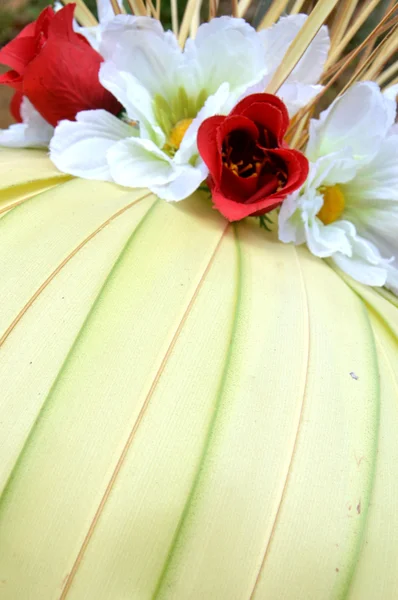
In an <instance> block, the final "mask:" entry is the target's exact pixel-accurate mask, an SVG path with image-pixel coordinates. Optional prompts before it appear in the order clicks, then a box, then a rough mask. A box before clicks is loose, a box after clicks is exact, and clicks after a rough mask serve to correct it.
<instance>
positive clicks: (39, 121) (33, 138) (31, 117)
mask: <svg viewBox="0 0 398 600" xmlns="http://www.w3.org/2000/svg"><path fill="white" fill-rule="evenodd" d="M20 111H21V118H22V123H15V124H14V125H10V127H9V128H8V129H0V146H7V147H8V148H43V147H44V148H47V146H48V144H49V142H50V140H51V138H52V136H53V134H54V127H52V125H50V124H49V123H47V121H45V120H44V119H43V117H42V116H41V115H40V113H38V112H37V110H36V109H35V108H34V107H33V105H32V104H31V103H30V102H29V100H28V99H27V98H26V97H24V98H23V99H22V103H21V109H20Z"/></svg>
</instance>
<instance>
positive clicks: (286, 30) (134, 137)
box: [50, 15, 329, 200]
mask: <svg viewBox="0 0 398 600" xmlns="http://www.w3.org/2000/svg"><path fill="white" fill-rule="evenodd" d="M298 17H299V18H297V17H290V18H286V19H283V20H281V23H279V24H277V25H275V26H274V27H273V28H271V29H270V30H269V31H268V32H261V33H260V34H259V33H257V32H256V31H255V30H254V29H253V28H252V27H251V26H250V25H249V24H248V23H246V22H245V21H244V20H243V19H234V18H231V17H220V18H217V19H213V20H212V21H210V22H209V23H205V24H203V25H201V26H200V27H199V29H198V31H197V35H196V38H195V39H194V40H193V39H189V40H188V41H187V43H186V45H185V48H184V50H181V49H180V48H179V46H178V43H177V40H176V38H175V36H174V35H173V34H172V33H171V32H167V33H165V32H164V31H163V29H162V27H161V25H160V23H159V22H158V21H155V20H153V19H150V18H148V17H131V16H126V15H119V16H118V17H117V18H115V19H113V20H112V21H110V22H109V23H108V24H107V25H106V26H105V28H104V29H103V31H102V40H101V45H100V53H101V54H102V56H104V58H105V62H104V64H103V65H102V67H101V70H100V81H101V83H102V85H103V86H104V87H105V88H107V89H108V90H109V91H110V92H112V93H113V94H114V95H115V96H116V98H117V99H118V100H119V101H120V103H121V104H122V105H123V106H124V108H125V114H124V120H125V122H126V124H127V127H129V129H128V128H127V127H124V128H123V135H121V127H120V122H119V121H118V119H116V118H115V117H111V116H110V115H106V114H104V111H88V112H90V115H89V114H88V112H86V113H85V114H84V116H79V115H78V118H77V120H76V122H73V123H72V122H62V123H60V124H59V125H58V127H57V128H56V132H55V137H54V139H53V142H52V144H51V148H50V150H51V154H50V156H51V158H52V160H53V161H54V163H55V164H56V166H57V167H58V168H59V169H60V170H61V171H64V172H67V173H71V174H73V175H81V176H82V177H94V173H95V178H99V177H100V178H101V179H105V180H113V181H115V182H116V183H119V184H121V185H125V186H130V187H148V188H149V189H150V190H152V191H153V192H154V193H156V194H157V195H159V196H160V197H162V198H164V199H166V200H181V199H183V198H186V197H187V196H189V195H190V194H191V193H192V192H193V191H194V190H195V189H197V187H198V186H199V184H200V183H201V182H202V181H203V180H204V179H205V178H206V176H207V168H206V166H205V165H204V163H203V161H202V159H201V158H200V156H199V154H198V149H197V144H196V135H197V131H198V128H199V126H200V124H201V123H202V122H203V121H204V119H206V118H207V117H210V116H212V115H215V114H227V113H228V112H229V111H230V110H231V109H232V107H233V106H234V105H235V104H236V102H237V101H238V100H239V99H240V98H241V97H242V96H244V95H247V94H248V93H252V91H253V88H254V86H256V85H257V84H260V85H261V91H263V90H264V82H265V81H266V78H270V77H272V74H273V73H274V72H275V69H276V68H277V66H278V65H279V63H280V62H281V60H282V58H283V55H284V53H285V52H286V50H287V48H288V46H289V44H290V42H291V40H292V39H293V38H294V36H295V35H296V34H297V32H298V29H299V28H300V27H301V26H302V24H303V23H304V21H305V17H303V16H302V15H299V16H298ZM275 36H276V38H277V39H278V40H279V45H278V46H277V48H276V50H277V55H276V56H277V58H276V59H275V58H274V55H273V49H272V46H275V45H276V42H275V41H274V38H275ZM328 47H329V38H328V35H327V31H326V28H323V29H322V30H321V32H320V33H319V34H318V36H317V38H316V39H315V40H314V42H313V44H312V46H311V47H310V49H309V50H308V53H309V54H306V55H305V56H304V57H303V59H302V61H304V62H302V61H301V62H300V63H299V64H298V66H297V67H296V69H295V71H294V72H293V74H292V75H291V77H290V79H289V80H288V82H287V83H286V88H285V96H286V98H285V99H286V101H287V103H288V105H289V98H290V99H291V101H290V104H291V108H292V112H293V111H294V110H297V108H300V107H301V106H303V105H304V104H305V103H306V102H308V100H309V99H311V98H312V97H313V95H314V94H316V93H317V92H318V91H319V89H318V86H315V85H314V84H315V80H316V79H317V78H318V77H319V74H320V72H321V71H322V67H323V64H324V61H325V59H326V55H327V51H328ZM308 57H309V58H308ZM308 61H310V62H311V64H312V66H311V69H310V71H311V72H310V73H309V72H308V69H307V68H304V69H303V68H302V65H303V64H304V66H305V64H306V63H307V62H308ZM301 79H303V81H301ZM289 86H290V88H289ZM289 94H290V96H289ZM94 122H96V123H97V125H96V126H95V130H96V133H95V136H93V124H94ZM100 130H101V131H102V132H103V135H102V140H101V143H100V144H99V141H100V139H99V135H100V134H99V131H100ZM118 136H119V137H118ZM90 140H91V144H92V146H91V148H92V149H91V151H88V148H89V141H90ZM71 143H72V144H73V148H71V146H70V144H71ZM98 144H99V145H100V147H101V148H103V149H104V151H103V154H102V155H101V156H98V152H99V150H98V148H99V145H98ZM93 153H95V154H96V155H97V158H96V167H95V169H94V172H93V170H92V168H91V167H92V154H93ZM100 164H101V165H102V169H100V168H99V165H100Z"/></svg>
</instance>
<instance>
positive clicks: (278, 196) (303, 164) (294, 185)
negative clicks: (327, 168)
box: [249, 148, 309, 214]
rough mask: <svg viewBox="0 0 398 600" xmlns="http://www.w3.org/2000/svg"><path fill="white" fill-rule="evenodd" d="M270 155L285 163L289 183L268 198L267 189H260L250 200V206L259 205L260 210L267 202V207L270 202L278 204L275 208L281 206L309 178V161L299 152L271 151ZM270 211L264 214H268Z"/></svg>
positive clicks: (286, 150) (288, 150) (287, 150)
mask: <svg viewBox="0 0 398 600" xmlns="http://www.w3.org/2000/svg"><path fill="white" fill-rule="evenodd" d="M269 154H275V155H276V156H278V157H279V158H282V160H283V161H284V163H285V165H286V170H287V182H286V185H285V186H284V187H283V188H282V189H281V190H279V191H278V192H275V193H274V194H271V195H268V196H267V193H266V192H267V189H266V187H264V186H263V187H262V188H260V189H259V190H258V192H256V193H255V194H254V196H252V197H251V198H250V200H249V202H250V204H253V203H259V208H262V206H261V207H260V204H261V205H262V203H263V202H266V204H265V206H267V202H268V201H270V202H271V203H272V202H276V204H275V206H277V205H278V204H281V202H282V201H283V200H284V199H285V198H286V196H287V195H288V194H291V193H292V192H294V191H295V190H297V189H298V188H300V187H301V186H302V185H303V183H304V181H305V180H306V179H307V176H308V169H309V165H308V160H307V159H306V158H305V156H304V154H301V152H299V151H298V150H290V149H285V148H283V149H279V150H269ZM268 210H270V209H268ZM268 210H266V211H264V212H268ZM264 212H256V213H255V214H264Z"/></svg>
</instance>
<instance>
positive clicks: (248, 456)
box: [0, 151, 398, 600]
mask: <svg viewBox="0 0 398 600" xmlns="http://www.w3.org/2000/svg"><path fill="white" fill-rule="evenodd" d="M1 156H2V157H3V159H4V160H3V162H2V163H1V167H0V169H1V170H6V169H7V168H8V167H7V165H10V164H13V165H16V164H17V163H18V165H19V166H18V169H20V170H19V176H17V175H15V179H14V184H15V185H16V186H17V188H18V189H20V190H21V191H20V194H21V197H18V196H15V200H16V201H18V199H20V200H21V202H20V204H18V206H16V207H15V208H12V209H11V210H9V211H8V212H7V213H6V214H5V215H4V216H3V218H2V219H1V221H0V245H1V252H0V273H1V281H2V290H3V294H2V299H1V310H0V353H1V361H0V389H1V395H0V415H1V418H0V440H1V445H0V490H1V496H0V549H1V551H0V597H1V599H2V600H3V599H4V600H15V599H23V598H29V600H47V598H48V599H52V598H59V599H61V598H63V599H64V598H68V600H83V599H86V598H95V599H96V600H109V599H112V600H113V599H115V600H119V599H121V598H134V599H135V598H137V599H139V600H141V599H142V600H145V599H148V600H149V599H152V598H157V599H160V598H167V599H170V600H171V599H173V600H174V599H181V600H185V599H186V598H192V599H197V600H203V599H207V598H209V599H210V598H211V599H213V598H214V599H216V600H224V599H225V600H234V599H236V600H242V599H244V598H256V599H263V598H264V599H266V600H268V599H279V598H285V599H287V600H290V599H291V600H301V599H302V600H312V599H313V600H320V599H323V598H327V599H330V598H336V599H337V598H342V597H350V598H353V599H355V600H357V599H358V600H368V599H369V600H373V599H374V598H375V597H380V598H383V599H384V598H386V599H388V598H393V597H394V590H396V588H397V584H398V581H397V579H398V575H397V573H398V569H397V568H396V564H395V563H394V561H393V560H392V559H390V560H389V559H388V557H387V558H386V556H387V552H388V554H389V556H390V557H391V555H395V556H397V554H398V552H397V550H398V549H397V548H396V540H397V539H398V536H397V535H396V533H397V532H396V530H397V526H398V525H397V517H396V516H394V515H395V512H396V511H395V512H394V499H395V498H396V491H395V487H396V485H397V484H396V481H397V477H396V469H397V467H396V465H397V452H398V448H397V444H396V441H395V440H396V437H397V436H396V435H395V431H396V421H397V414H396V411H397V399H398V398H397V396H398V391H397V381H396V376H395V373H396V372H397V361H398V341H397V340H398V331H397V330H396V329H394V327H395V324H396V321H397V315H398V310H397V308H396V306H394V305H393V304H392V303H391V302H388V301H387V300H386V299H385V298H382V297H381V296H379V295H378V294H377V293H375V292H372V290H370V292H372V302H374V303H375V305H374V306H375V307H372V306H371V302H370V301H369V299H365V301H364V299H363V297H362V296H361V295H360V294H359V292H358V290H355V291H354V290H353V289H351V288H350V287H349V286H348V285H347V283H346V282H345V281H343V280H342V279H341V278H340V277H339V275H338V274H337V273H335V272H334V271H333V270H332V269H331V268H330V267H329V266H328V265H326V264H325V263H323V262H322V261H320V260H318V259H315V258H314V257H312V256H311V255H310V254H309V253H308V252H307V251H306V250H305V249H302V248H299V249H296V248H294V247H292V246H287V245H283V244H281V243H279V242H278V241H277V239H276V238H275V236H274V235H273V234H269V233H266V232H264V231H263V230H261V229H260V228H259V227H258V225H257V224H256V223H254V222H250V220H247V222H243V223H239V224H237V225H234V226H232V225H228V224H227V223H226V222H225V221H224V219H223V218H222V217H221V216H220V215H219V214H218V213H217V212H215V211H213V210H212V209H211V207H210V205H209V202H208V200H207V199H206V197H205V196H203V195H201V194H197V195H195V196H194V197H192V198H191V199H189V200H187V201H184V202H181V203H170V204H168V203H166V202H164V201H161V200H158V199H156V198H155V197H154V196H153V195H152V194H150V193H149V192H148V191H146V190H131V189H126V188H121V187H118V186H115V185H112V184H106V183H101V182H93V181H82V180H78V179H73V180H65V179H63V178H62V176H61V178H60V179H55V178H56V177H59V175H58V174H57V173H58V172H57V171H55V170H54V169H53V167H51V165H50V163H49V162H48V160H47V159H44V160H43V157H42V156H41V157H39V155H38V154H36V153H34V152H33V153H32V155H30V154H29V152H27V153H25V152H23V153H20V151H7V152H3V153H1ZM30 156H31V157H32V160H34V161H36V162H35V169H34V171H35V174H36V179H35V181H36V182H39V181H42V182H43V189H42V191H41V190H40V186H39V185H38V187H37V188H36V189H35V190H32V189H31V192H32V194H31V195H30V197H29V198H25V197H24V196H23V193H24V185H25V183H27V180H26V178H24V168H26V173H28V175H26V177H27V179H28V180H29V181H30V180H31V177H32V173H33V170H30V169H31V166H30ZM18 157H19V158H18ZM49 184H50V185H52V186H53V187H51V188H50V189H49V188H48V185H49ZM7 189H8V188H5V190H7ZM1 193H3V192H0V198H1ZM4 193H6V192H4ZM365 292H367V290H365ZM376 305H377V306H376ZM379 373H380V378H379ZM383 506H384V507H386V508H385V510H386V511H387V515H388V519H384V518H383V514H384V513H383V512H382V508H383ZM390 527H391V528H392V529H389V528H390ZM383 548H385V550H383V552H384V554H383V553H382V549H383ZM383 556H384V559H383ZM394 560H395V559H394ZM374 561H377V565H378V567H377V573H378V576H379V579H378V580H376V581H371V578H372V569H371V567H370V565H372V564H373V562H374ZM379 592H380V593H379Z"/></svg>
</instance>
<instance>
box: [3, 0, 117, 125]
mask: <svg viewBox="0 0 398 600" xmlns="http://www.w3.org/2000/svg"><path fill="white" fill-rule="evenodd" d="M74 9H75V5H74V4H68V5H67V6H65V7H64V8H63V9H62V10H60V11H59V12H57V13H54V11H53V9H52V8H51V7H48V8H45V9H44V10H43V11H42V13H41V14H40V16H39V17H38V19H37V21H35V22H34V23H30V25H27V27H25V29H23V30H22V31H21V33H20V34H19V35H18V36H17V37H16V38H15V39H14V40H12V41H11V42H10V43H9V44H7V45H6V46H5V47H4V48H2V49H1V50H0V63H4V64H6V65H8V66H9V67H11V69H13V70H12V71H8V72H7V73H5V74H4V75H1V76H0V84H5V85H9V86H10V87H12V88H14V89H15V90H17V91H18V92H21V94H22V95H24V96H27V98H28V99H29V100H30V101H31V103H32V104H33V106H34V107H35V108H36V110H37V111H38V112H39V113H40V114H41V115H42V117H43V118H44V119H46V121H48V122H49V123H50V124H51V125H54V126H55V125H56V124H57V123H58V121H60V120H61V119H69V120H74V119H75V117H76V114H77V113H78V112H80V111H81V110H90V109H95V108H104V109H105V110H107V111H109V112H111V113H113V114H117V113H118V112H119V111H120V110H121V106H120V104H119V102H118V101H117V100H116V98H114V96H113V95H112V94H111V93H110V92H108V90H106V89H105V88H104V87H102V85H101V84H100V82H99V80H98V72H99V68H100V64H101V62H102V60H103V58H102V57H101V56H100V54H98V52H96V51H95V50H94V49H93V48H92V47H91V46H90V44H89V43H88V42H87V40H86V39H85V38H84V37H83V36H81V35H79V34H78V33H76V32H75V31H73V26H72V23H73V12H74Z"/></svg>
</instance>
